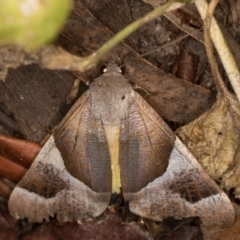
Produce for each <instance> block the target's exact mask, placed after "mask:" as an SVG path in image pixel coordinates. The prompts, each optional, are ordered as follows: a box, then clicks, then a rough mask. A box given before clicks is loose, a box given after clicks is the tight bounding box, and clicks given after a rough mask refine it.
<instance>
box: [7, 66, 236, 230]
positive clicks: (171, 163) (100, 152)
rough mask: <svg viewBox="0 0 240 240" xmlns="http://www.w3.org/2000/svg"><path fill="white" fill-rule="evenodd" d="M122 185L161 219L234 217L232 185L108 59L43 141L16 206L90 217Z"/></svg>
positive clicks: (209, 222) (24, 213)
mask: <svg viewBox="0 0 240 240" xmlns="http://www.w3.org/2000/svg"><path fill="white" fill-rule="evenodd" d="M120 191H121V192H122V195H123V198H124V200H125V201H127V202H129V207H130V210H131V211H132V212H134V213H135V214H138V215H140V216H142V217H145V218H150V219H153V220H156V221H161V220H162V219H164V218H167V217H175V218H177V219H181V218H184V217H195V216H198V217H200V218H201V221H202V226H203V227H204V228H205V229H207V228H212V227H213V228H214V227H224V226H229V225H231V224H232V223H233V222H234V218H235V212H234V208H233V206H232V204H231V202H230V200H229V199H228V197H227V196H226V195H225V193H224V192H223V191H222V190H221V189H220V188H219V187H218V185H217V184H216V183H215V182H214V181H213V180H212V179H210V178H209V177H208V176H207V174H206V173H205V172H204V171H203V169H202V168H201V166H200V165H199V164H198V162H197V161H196V160H195V158H194V157H193V156H192V155H191V153H190V152H189V151H188V150H187V148H186V147H185V146H184V145H183V143H182V142H181V141H180V140H179V139H178V138H177V137H176V136H175V135H174V133H173V132H172V131H171V130H170V129H169V128H168V126H167V125H166V124H165V122H164V121H163V120H162V119H161V118H160V117H159V116H158V114H157V113H156V112H155V111H154V110H153V109H152V108H151V107H150V106H149V105H148V104H147V102H146V101H145V100H144V99H143V98H142V97H141V96H140V95H138V94H137V93H136V92H135V91H134V90H133V89H132V86H131V85H130V84H129V83H128V81H127V80H126V78H125V77H124V76H123V75H122V74H121V73H120V72H119V69H118V67H117V65H116V64H109V65H108V71H107V72H106V73H104V74H103V75H102V76H100V77H99V78H97V79H96V80H95V81H94V83H92V84H91V86H90V88H89V90H88V91H87V92H86V93H85V94H84V95H83V96H81V97H80V99H79V100H78V101H77V102H76V103H75V105H74V106H73V108H72V109H71V110H70V112H69V113H68V114H67V116H66V117H65V118H64V119H63V121H62V122H61V124H60V125H59V126H58V127H57V129H56V131H55V132H54V134H53V135H52V136H51V137H50V139H49V140H48V141H47V143H46V144H45V145H44V147H43V148H42V150H41V152H40V153H39V155H38V156H37V158H36V159H35V161H34V163H33V164H32V166H31V167H30V169H29V171H28V172H27V173H26V175H25V176H24V177H23V178H22V180H21V181H20V182H19V183H18V185H17V186H16V188H15V189H14V191H13V193H12V195H11V197H10V200H9V210H10V213H11V214H12V215H13V216H14V217H15V218H28V220H29V221H31V222H41V221H43V220H44V219H46V220H48V219H49V216H54V215H56V216H57V219H58V221H61V222H66V221H73V220H84V219H90V218H95V217H97V216H99V215H101V214H102V213H103V212H104V211H105V210H106V208H107V206H108V204H109V201H110V198H111V194H112V193H120Z"/></svg>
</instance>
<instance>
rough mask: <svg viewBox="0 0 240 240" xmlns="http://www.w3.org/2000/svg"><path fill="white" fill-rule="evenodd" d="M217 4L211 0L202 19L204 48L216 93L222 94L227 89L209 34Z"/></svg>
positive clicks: (215, 0)
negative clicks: (214, 82)
mask: <svg viewBox="0 0 240 240" xmlns="http://www.w3.org/2000/svg"><path fill="white" fill-rule="evenodd" d="M217 4H218V0H212V1H211V2H210V4H209V6H208V8H207V13H206V18H205V20H204V40H205V48H206V52H207V56H208V60H209V64H210V66H211V69H212V72H213V75H214V79H215V81H216V87H217V90H218V93H220V94H223V93H224V92H225V91H227V89H226V87H225V85H224V82H223V79H222V77H221V74H220V73H219V70H218V66H217V62H216V59H215V57H214V54H213V46H212V41H211V36H210V27H211V22H212V17H213V13H214V10H215V8H216V5H217Z"/></svg>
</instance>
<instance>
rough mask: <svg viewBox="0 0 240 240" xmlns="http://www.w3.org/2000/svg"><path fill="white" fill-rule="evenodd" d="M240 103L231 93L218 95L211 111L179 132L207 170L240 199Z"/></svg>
mask: <svg viewBox="0 0 240 240" xmlns="http://www.w3.org/2000/svg"><path fill="white" fill-rule="evenodd" d="M239 132H240V104H239V103H238V101H237V99H236V98H235V97H233V96H232V95H230V94H227V96H225V97H223V96H221V95H219V97H218V99H217V101H216V103H215V104H214V105H213V107H212V108H211V109H209V110H208V111H207V112H206V113H204V114H203V115H202V116H201V117H199V118H198V119H196V120H195V121H193V122H191V123H189V124H188V125H185V126H183V127H181V128H179V129H178V130H177V135H178V136H179V137H180V138H181V139H182V141H183V142H184V143H185V145H186V146H187V147H188V149H189V150H190V151H191V152H192V153H193V154H194V156H195V157H196V158H197V159H198V161H199V163H200V164H201V165H202V167H203V168H204V169H205V171H206V172H207V173H208V174H209V175H210V176H211V177H212V178H214V179H215V180H217V181H220V182H221V185H222V186H223V187H224V188H226V189H228V190H229V189H231V188H235V195H236V197H240V181H239V177H238V176H239V174H240V161H239V154H240V135H239Z"/></svg>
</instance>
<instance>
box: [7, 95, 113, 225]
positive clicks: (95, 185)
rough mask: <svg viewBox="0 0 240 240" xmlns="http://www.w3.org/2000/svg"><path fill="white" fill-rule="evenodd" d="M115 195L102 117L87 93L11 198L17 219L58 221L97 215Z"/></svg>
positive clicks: (13, 211)
mask: <svg viewBox="0 0 240 240" xmlns="http://www.w3.org/2000/svg"><path fill="white" fill-rule="evenodd" d="M110 198H111V166H110V157H109V150H108V145H107V142H106V137H105V134H104V130H103V126H102V124H101V122H97V121H95V119H94V118H93V117H92V116H91V112H90V101H89V98H88V92H87V93H85V94H84V95H83V96H82V97H81V98H80V99H79V100H78V101H77V103H76V104H75V105H74V106H73V108H72V109H71V110H70V112H69V113H68V114H67V116H66V117H65V118H64V120H63V121H62V123H61V124H60V125H59V127H58V128H57V129H56V131H55V132H54V134H53V135H52V136H51V137H50V138H49V140H48V141H47V142H46V144H45V145H44V147H43V148H42V150H41V152H40V153H39V155H38V156H37V158H36V159H35V160H34V163H33V164H32V165H31V167H30V169H29V171H28V172H27V174H26V175H25V176H24V177H23V179H22V180H21V181H20V182H19V183H18V185H17V187H16V188H15V189H14V190H13V193H12V195H11V197H10V200H9V210H10V213H11V215H12V216H14V217H15V218H28V220H29V221H30V222H41V221H43V219H46V220H48V219H49V216H54V215H57V219H58V221H60V222H66V221H73V220H82V219H85V220H86V219H89V218H93V217H97V216H99V215H100V214H102V213H103V212H104V210H105V209H106V208H107V206H108V204H109V201H110Z"/></svg>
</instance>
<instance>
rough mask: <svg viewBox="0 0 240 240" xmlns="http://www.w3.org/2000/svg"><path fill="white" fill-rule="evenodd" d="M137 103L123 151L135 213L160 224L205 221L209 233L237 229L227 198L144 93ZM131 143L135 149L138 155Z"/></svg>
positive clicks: (127, 192)
mask: <svg viewBox="0 0 240 240" xmlns="http://www.w3.org/2000/svg"><path fill="white" fill-rule="evenodd" d="M133 98H134V103H133V105H132V106H131V107H130V112H131V113H130V117H129V121H128V125H129V127H128V128H127V129H128V130H127V131H128V132H127V131H126V132H125V138H124V139H125V140H124V141H123V140H122V143H121V144H122V147H121V152H120V153H121V154H120V155H121V157H120V158H121V168H124V170H123V171H122V172H121V174H122V175H123V176H124V177H123V179H122V180H123V183H124V184H122V185H123V195H124V198H125V199H126V200H127V201H129V208H130V210H131V211H132V212H134V213H135V214H137V215H140V216H142V217H145V218H150V219H153V220H156V221H162V220H163V219H164V218H168V217H174V218H176V219H182V218H185V217H200V218H201V221H202V224H203V226H205V228H211V227H225V226H230V225H231V224H233V222H234V219H235V211H234V208H233V206H232V204H231V202H230V200H229V199H228V197H227V196H226V194H225V193H224V192H223V191H222V190H221V189H220V188H219V186H218V185H217V184H216V183H215V182H214V181H213V180H212V179H211V178H210V177H209V176H208V175H207V174H206V173H205V172H204V170H203V169H202V167H201V166H200V165H199V163H198V162H197V160H196V159H195V158H194V157H193V155H192V154H191V153H190V152H189V151H188V149H187V148H186V147H185V146H184V144H183V143H182V142H181V141H180V140H179V139H178V138H177V137H174V135H173V134H172V133H171V132H170V131H169V130H168V128H167V126H166V125H165V124H164V123H162V119H160V117H159V116H158V115H157V114H156V113H155V112H154V111H153V110H152V109H151V107H150V106H149V105H148V104H147V103H146V102H145V101H144V100H143V99H142V98H141V97H140V96H139V95H138V94H134V95H133ZM136 120H137V121H136ZM125 142H128V143H130V145H133V146H134V147H133V153H132V152H130V149H128V148H127V147H126V146H125ZM123 146H125V147H123ZM127 168H128V169H127ZM157 174H159V175H158V176H157ZM145 177H146V178H147V180H145V179H142V178H145ZM131 181H135V183H133V184H131ZM126 183H127V184H130V187H129V185H126ZM134 184H135V185H134ZM144 184H145V185H144Z"/></svg>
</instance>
